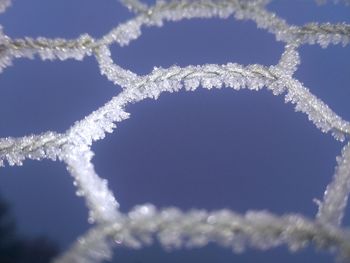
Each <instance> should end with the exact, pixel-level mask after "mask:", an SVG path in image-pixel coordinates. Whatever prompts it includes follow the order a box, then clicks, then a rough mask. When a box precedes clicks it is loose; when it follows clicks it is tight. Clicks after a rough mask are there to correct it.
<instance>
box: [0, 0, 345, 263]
mask: <svg viewBox="0 0 350 263" xmlns="http://www.w3.org/2000/svg"><path fill="white" fill-rule="evenodd" d="M269 9H270V10H272V11H276V12H277V14H278V15H279V16H282V17H283V18H285V19H286V20H287V21H288V22H289V23H293V24H297V25H301V24H304V23H306V22H312V21H320V22H327V21H329V22H342V21H345V22H348V23H350V7H346V6H343V5H332V4H328V5H324V6H317V5H316V4H315V3H314V2H313V1H311V0H308V1H301V0H298V1H287V0H285V1H274V2H273V3H271V4H270V5H269ZM131 16H132V14H131V13H129V12H128V11H127V10H126V9H125V8H123V7H122V6H121V5H120V4H119V3H118V1H116V0H105V1H96V0H70V1H68V0H66V1H63V0H60V1H42V0H28V1H18V0H13V6H12V7H11V8H9V9H8V10H7V12H6V13H4V14H2V15H0V24H1V25H3V27H4V32H5V33H6V34H7V35H9V36H11V37H24V36H31V37H38V36H45V37H64V38H76V37H77V36H78V35H80V34H82V33H89V34H90V35H92V36H93V37H101V36H102V35H104V34H106V33H107V32H108V31H109V30H110V29H112V28H113V27H114V26H116V25H117V24H118V23H120V22H123V21H126V20H127V19H129V18H130V17H131ZM282 52H283V43H280V42H276V41H275V39H274V36H273V35H271V34H269V33H267V32H265V31H264V30H260V29H257V28H256V26H255V24H254V22H252V21H235V20H234V19H233V18H232V17H231V18H230V19H227V20H220V19H210V20H202V19H194V20H186V21H182V22H178V23H166V24H165V26H164V27H163V28H145V29H143V35H142V36H141V37H140V38H139V39H138V40H136V41H134V42H132V43H131V44H130V45H129V46H127V47H123V48H121V47H118V46H116V45H114V46H112V53H113V59H114V60H115V61H116V63H118V64H120V65H122V66H123V67H125V68H128V69H131V70H133V71H135V72H136V73H139V74H147V73H149V72H150V71H151V70H152V68H153V67H154V66H157V67H159V66H162V67H169V66H171V65H179V66H186V65H190V64H203V63H219V64H224V63H228V62H237V63H240V64H244V65H247V64H252V63H259V64H264V65H272V64H276V63H277V62H278V59H279V57H280V55H281V53H282ZM300 52H301V59H302V64H301V66H300V67H299V69H298V71H297V72H296V77H297V78H298V79H299V80H301V81H302V82H303V83H304V84H305V86H306V87H308V88H310V90H311V91H312V92H313V93H314V94H315V95H317V96H318V97H320V98H321V99H322V100H324V101H325V102H326V103H327V104H328V105H329V106H330V107H331V108H332V109H333V110H334V111H335V112H337V113H338V114H339V115H340V116H342V117H343V118H345V119H347V120H350V106H349V105H350V104H349V98H350V89H349V88H350V87H349V85H350V59H349V58H350V47H349V46H347V47H345V48H343V47H341V46H330V47H329V48H327V49H322V48H320V47H319V46H303V47H302V48H301V49H300ZM118 92H120V88H119V87H116V86H114V85H113V84H112V83H111V82H109V81H108V80H107V79H106V78H105V77H102V76H101V75H100V73H99V71H98V66H97V63H96V61H95V59H94V58H92V57H88V58H85V59H84V60H83V62H79V61H74V60H67V61H64V62H58V61H54V62H50V61H45V62H42V61H40V60H39V59H36V60H28V59H18V60H16V61H15V62H14V66H12V67H9V68H7V69H5V71H4V72H3V73H2V74H1V75H0V114H1V118H0V137H7V136H23V135H27V134H30V133H39V132H44V131H47V130H53V131H58V132H63V131H65V130H66V129H67V128H69V127H70V126H71V125H72V124H73V123H74V122H75V121H77V120H79V119H82V118H83V117H84V116H86V115H87V114H89V113H90V112H92V111H93V110H95V109H97V108H98V107H100V106H101V105H103V104H104V103H105V102H107V101H108V100H109V99H110V98H111V97H112V96H114V95H116V94H118ZM127 110H128V111H129V112H130V113H131V118H130V119H129V120H126V121H124V122H122V123H120V125H119V126H118V128H117V130H116V131H115V132H114V133H113V134H112V135H108V136H107V137H106V138H105V139H104V140H102V141H99V142H97V143H95V144H94V145H93V150H94V151H95V153H96V155H95V157H94V159H93V162H94V164H95V168H96V170H97V172H98V173H99V174H100V175H101V176H102V177H104V178H107V179H108V181H109V185H110V188H111V189H112V190H113V191H114V192H115V194H116V197H117V199H118V201H119V202H120V203H121V209H122V210H123V211H124V212H126V211H128V210H129V209H130V208H132V207H133V206H134V205H136V204H142V203H146V202H151V203H153V204H155V205H157V206H158V207H166V206H178V207H180V208H182V209H185V210H187V209H191V208H204V209H208V210H217V209H223V208H229V209H233V210H235V211H238V212H241V213H244V212H245V211H247V210H250V209H255V210H256V209H258V210H261V209H267V210H269V211H272V212H274V213H276V214H280V215H281V214H284V213H302V214H304V215H305V216H308V217H313V216H314V215H315V213H316V211H317V210H316V209H317V207H316V205H315V204H314V203H313V202H312V199H313V198H321V197H322V194H323V191H324V190H325V187H326V185H327V183H328V182H329V181H330V180H331V178H332V174H333V171H334V167H335V164H336V161H335V157H336V156H337V155H339V154H340V151H341V148H342V146H343V144H342V143H339V142H336V141H335V140H334V139H333V138H332V137H331V136H330V135H329V134H326V135H325V134H322V133H321V132H320V131H319V130H317V129H316V128H315V126H314V125H313V124H311V123H310V122H309V121H308V120H307V117H306V116H305V115H303V114H301V113H295V112H294V109H293V107H292V105H290V104H285V103H284V100H283V97H282V96H279V97H275V96H273V95H272V94H271V93H270V92H268V91H266V90H263V91H260V92H252V91H247V90H242V91H239V92H236V91H233V90H231V89H222V90H212V91H207V90H203V89H198V90H197V91H195V92H187V93H186V92H179V93H177V94H171V95H170V94H163V95H161V96H160V98H159V99H158V100H157V101H153V100H145V101H143V102H141V103H138V104H134V105H130V106H129V107H128V108H127ZM0 193H1V195H2V196H3V197H5V198H6V200H7V201H8V202H9V203H10V204H11V205H12V212H13V214H14V216H15V219H16V221H17V224H18V228H19V231H20V233H21V234H22V235H24V236H29V237H32V236H37V235H46V236H48V237H49V238H51V239H53V240H55V241H57V242H59V244H60V245H61V246H62V248H63V249H65V248H67V247H68V246H69V244H70V243H72V242H73V241H74V240H75V239H76V238H77V237H78V236H79V235H81V234H83V233H84V232H85V231H86V230H87V229H88V228H89V224H88V223H87V209H86V208H85V205H84V201H83V199H82V198H78V197H77V196H75V189H74V187H73V184H72V179H71V177H70V176H69V174H68V172H67V171H66V169H65V166H64V165H63V164H62V163H59V162H52V161H46V160H44V161H41V162H37V161H25V163H24V166H22V167H6V168H1V169H0ZM349 223H350V218H349V215H348V214H347V215H346V217H345V222H344V224H345V225H348V224H349ZM115 262H130V263H146V262H154V263H157V262H170V263H171V262H203V263H211V262H220V263H221V262H222V263H226V262H245V263H248V262H249V263H250V262H284V263H288V262H305V263H306V262H307V263H309V262H319V263H326V262H334V259H333V257H332V256H331V255H329V254H328V253H324V252H315V250H314V249H313V248H311V249H306V250H302V251H300V252H297V253H293V254H290V253H289V252H288V249H287V248H286V247H281V248H278V249H274V250H269V251H267V252H260V251H255V250H248V251H246V252H245V253H243V254H241V255H235V254H233V253H232V252H231V251H230V250H229V249H222V248H218V247H216V246H215V245H210V246H208V247H206V248H204V249H194V250H181V251H174V252H170V253H169V252H165V251H163V250H162V249H160V248H159V247H158V246H157V245H155V246H152V247H150V248H145V249H142V250H139V251H132V250H128V249H122V248H119V249H117V250H116V253H115Z"/></svg>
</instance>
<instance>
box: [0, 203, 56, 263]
mask: <svg viewBox="0 0 350 263" xmlns="http://www.w3.org/2000/svg"><path fill="white" fill-rule="evenodd" d="M58 253H59V249H58V246H57V245H56V244H55V243H54V242H53V241H51V240H49V239H48V238H45V237H39V238H35V239H23V238H21V237H19V236H18V235H17V233H16V224H15V221H14V219H13V217H12V216H11V213H10V209H9V205H8V204H7V203H6V202H5V201H4V200H3V199H1V198H0V262H1V263H48V262H50V260H51V259H53V258H54V257H55V256H56V255H58Z"/></svg>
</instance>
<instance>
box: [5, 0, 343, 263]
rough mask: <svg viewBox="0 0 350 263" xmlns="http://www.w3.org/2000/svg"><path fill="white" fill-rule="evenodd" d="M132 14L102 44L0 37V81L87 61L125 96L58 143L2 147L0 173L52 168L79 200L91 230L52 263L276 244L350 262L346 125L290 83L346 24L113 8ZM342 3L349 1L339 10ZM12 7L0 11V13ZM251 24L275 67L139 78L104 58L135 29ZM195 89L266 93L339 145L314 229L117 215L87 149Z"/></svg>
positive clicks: (200, 4)
mask: <svg viewBox="0 0 350 263" xmlns="http://www.w3.org/2000/svg"><path fill="white" fill-rule="evenodd" d="M121 2H122V3H123V4H124V5H125V6H126V7H127V8H129V9H130V10H131V11H132V12H134V13H135V16H134V18H132V19H131V20H129V21H127V22H125V23H123V24H120V25H118V26H117V27H115V28H114V29H112V30H111V31H110V32H109V33H107V34H106V35H104V36H103V37H102V38H100V39H94V38H92V37H91V36H89V35H87V34H83V35H81V36H80V37H78V38H77V39H72V40H66V39H47V38H43V37H40V38H36V39H32V38H24V39H12V38H11V37H9V36H6V35H5V34H4V33H2V32H1V33H0V71H2V70H5V68H6V67H8V66H10V65H11V63H12V61H13V60H14V59H16V58H23V57H25V58H34V57H36V56H39V57H40V58H41V59H43V60H45V59H50V60H54V59H60V60H65V59H76V60H82V59H83V58H84V57H85V56H94V57H95V58H96V61H97V63H98V66H99V69H100V71H101V74H103V75H105V76H106V77H107V78H108V79H109V80H110V81H112V82H113V83H114V84H116V85H119V86H121V87H122V88H123V91H122V92H120V93H119V94H118V95H117V96H115V97H113V98H112V99H111V100H110V101H109V102H107V103H106V104H105V105H103V106H102V107H100V108H99V109H97V110H96V111H94V112H92V113H91V114H90V115H88V116H86V117H85V118H84V119H83V120H80V121H77V122H76V123H75V124H74V125H73V126H72V127H71V128H70V129H68V130H67V131H66V132H64V133H56V132H51V131H50V132H45V133H42V134H38V135H29V136H25V137H21V138H12V137H8V138H2V139H0V166H4V165H6V164H8V165H22V164H23V161H24V160H25V159H33V160H41V159H44V158H46V159H51V160H53V161H55V160H60V161H62V162H64V163H65V164H66V165H67V169H68V171H69V172H70V174H71V176H72V177H73V178H74V185H75V186H76V187H77V195H79V196H82V197H83V198H85V200H86V204H87V206H88V209H89V222H90V223H92V224H94V226H93V227H92V228H91V230H90V231H89V232H88V233H86V234H85V235H84V236H82V237H80V238H79V239H78V240H77V242H76V243H75V244H74V245H73V246H72V247H71V249H70V250H68V251H67V252H66V253H64V254H63V255H61V256H60V257H59V258H57V259H56V260H55V261H54V262H55V263H63V262H66V263H68V262H102V261H103V260H107V259H110V258H111V256H112V255H111V254H112V252H111V251H112V247H113V244H116V243H117V244H121V245H123V246H126V247H132V248H139V247H142V246H144V245H147V244H150V243H152V241H153V239H155V238H157V239H158V240H159V242H160V243H161V244H162V245H163V246H164V247H165V248H181V247H184V246H185V247H202V246H205V245H206V244H208V243H209V242H216V243H218V244H220V245H222V246H225V247H231V248H233V250H234V251H236V252H240V251H242V250H244V249H245V248H246V247H253V248H258V249H269V248H273V247H276V246H279V245H282V244H286V245H288V246H289V248H290V249H291V250H293V251H294V250H298V249H300V248H303V247H305V246H306V245H308V244H313V245H315V246H317V247H319V248H322V249H326V250H329V251H331V252H335V253H336V254H337V256H339V257H340V258H343V259H345V260H346V261H348V260H350V232H349V230H347V229H344V228H342V227H341V221H342V218H343V215H344V210H345V207H346V205H347V199H348V194H349V192H350V143H349V142H346V141H347V140H348V138H349V135H350V123H349V122H348V121H345V120H343V119H342V118H341V117H340V116H338V115H337V114H336V113H335V112H333V111H332V110H331V109H330V108H329V107H328V106H327V105H326V104H325V103H324V102H322V101H321V100H320V99H318V98H317V97H316V96H315V95H313V94H312V93H311V92H310V91H309V90H308V89H307V88H306V87H304V86H303V84H302V83H301V82H299V81H298V80H297V79H295V78H293V74H294V72H295V71H296V69H297V67H298V65H299V63H300V59H299V53H298V48H299V47H300V46H301V45H305V44H315V45H320V46H322V47H324V48H326V47H327V46H328V45H330V44H334V45H337V44H342V45H343V46H345V45H348V44H349V42H350V25H348V24H345V23H339V24H330V23H323V24H319V23H310V24H305V25H303V26H294V25H289V24H287V22H286V21H284V20H283V19H281V18H279V17H278V16H276V14H274V13H271V12H269V11H267V9H266V8H265V5H266V4H267V3H268V1H267V0H198V1H191V0H171V1H159V2H157V3H156V4H155V5H154V6H147V5H146V4H144V3H142V2H141V1H138V0H121ZM344 2H345V3H346V2H347V1H344ZM9 5H10V1H9V0H1V1H0V11H4V10H5V9H6V8H7V7H8V6H9ZM230 16H234V18H235V19H250V20H253V21H255V23H256V25H257V26H258V27H259V28H263V29H265V30H267V31H268V32H270V33H273V34H274V35H275V36H276V40H278V41H282V42H284V43H285V51H284V52H283V54H282V55H281V58H280V61H279V63H278V64H277V65H272V66H265V65H257V64H254V65H249V66H242V65H239V64H235V63H228V64H226V65H215V64H206V65H198V66H187V67H178V66H173V67H170V68H168V69H164V68H155V69H154V70H153V71H152V72H151V73H149V74H148V75H145V76H140V75H137V74H135V73H133V72H131V71H129V70H126V69H123V68H121V67H120V66H118V64H116V63H115V62H114V61H113V60H112V58H111V53H110V49H109V46H110V45H111V44H119V45H121V46H125V45H128V44H129V43H130V42H131V41H133V40H136V39H137V38H138V37H139V36H140V35H141V32H142V27H150V26H162V25H163V22H164V21H166V20H167V21H179V20H182V19H190V18H198V17H201V18H210V17H220V18H223V19H225V18H228V17H230ZM199 87H202V88H205V89H213V88H217V89H219V88H224V87H225V88H232V89H234V90H240V89H251V90H261V89H263V88H266V89H268V90H270V91H271V92H272V93H273V94H274V95H283V96H285V101H286V102H289V103H292V104H294V105H295V110H296V111H301V112H303V113H305V114H307V116H308V118H309V120H310V121H312V122H313V123H314V125H315V126H316V127H317V128H319V129H320V130H321V131H322V132H325V133H328V132H329V133H331V134H332V135H333V136H334V138H335V139H336V140H339V141H341V142H344V141H345V142H346V143H345V146H344V148H343V150H342V152H341V154H340V156H339V157H337V162H338V165H337V167H336V169H335V174H334V178H333V180H332V182H331V183H330V184H329V185H328V186H327V188H326V191H325V194H324V199H323V201H318V205H319V210H318V213H317V215H316V217H315V219H307V218H305V217H303V216H302V215H299V214H286V215H283V216H277V215H274V214H271V213H269V212H266V211H261V212H257V211H248V212H247V213H246V214H243V215H242V214H237V213H234V212H232V211H229V210H221V211H214V212H207V211H205V210H192V211H190V212H182V211H180V210H179V209H177V208H167V209H163V210H158V209H157V208H156V207H154V206H153V205H151V204H145V205H139V206H136V207H135V208H134V209H133V210H132V211H130V212H129V213H128V214H123V213H121V212H120V211H119V210H118V208H119V204H118V202H117V200H116V199H115V197H114V195H113V193H112V192H111V191H110V190H109V189H108V185H107V181H106V180H104V179H102V178H101V177H100V176H99V175H97V173H96V172H95V170H94V166H93V164H92V162H91V159H92V157H93V155H94V153H93V152H92V151H91V145H92V143H93V142H95V141H97V140H101V139H103V138H104V137H105V134H106V133H111V132H113V130H114V129H115V128H116V124H117V123H118V122H120V121H123V120H125V119H127V118H129V114H128V113H127V112H126V111H125V108H126V106H127V105H128V104H130V103H136V102H139V101H141V100H144V99H146V98H153V99H157V98H158V96H159V95H160V94H161V93H162V92H177V91H179V90H181V89H184V90H187V91H194V90H196V89H197V88H199Z"/></svg>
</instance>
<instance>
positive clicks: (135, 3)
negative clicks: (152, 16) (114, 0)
mask: <svg viewBox="0 0 350 263" xmlns="http://www.w3.org/2000/svg"><path fill="white" fill-rule="evenodd" d="M119 1H120V2H121V3H122V4H123V5H124V6H126V7H127V8H128V9H129V10H131V11H133V12H135V13H142V12H146V11H147V10H148V7H147V5H146V4H144V3H142V2H140V1H139V0H119Z"/></svg>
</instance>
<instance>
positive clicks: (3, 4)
mask: <svg viewBox="0 0 350 263" xmlns="http://www.w3.org/2000/svg"><path fill="white" fill-rule="evenodd" d="M10 5H11V0H0V13H3V12H4V11H5V10H6V8H8V7H9V6H10Z"/></svg>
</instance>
